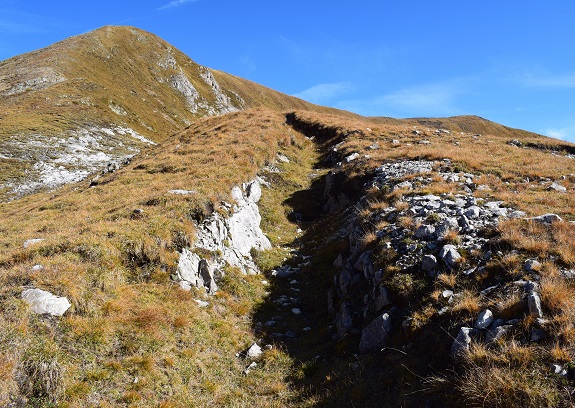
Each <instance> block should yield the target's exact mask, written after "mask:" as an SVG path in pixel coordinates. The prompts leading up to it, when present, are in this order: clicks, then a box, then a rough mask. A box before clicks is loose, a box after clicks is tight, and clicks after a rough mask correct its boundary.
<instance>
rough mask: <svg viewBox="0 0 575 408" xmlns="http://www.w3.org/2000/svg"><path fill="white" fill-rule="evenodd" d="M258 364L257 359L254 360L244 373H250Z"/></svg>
mask: <svg viewBox="0 0 575 408" xmlns="http://www.w3.org/2000/svg"><path fill="white" fill-rule="evenodd" d="M257 366H258V364H257V363H256V362H255V361H252V363H251V364H250V365H249V366H248V367H247V368H246V369H245V370H244V374H245V375H248V374H249V373H250V371H251V370H253V369H254V368H256V367H257Z"/></svg>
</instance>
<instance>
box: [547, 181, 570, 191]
mask: <svg viewBox="0 0 575 408" xmlns="http://www.w3.org/2000/svg"><path fill="white" fill-rule="evenodd" d="M547 190H554V191H558V192H560V193H566V192H567V188H565V187H563V186H562V185H560V184H557V183H555V182H553V183H551V185H550V186H549V187H547Z"/></svg>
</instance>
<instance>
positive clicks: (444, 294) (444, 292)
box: [441, 289, 453, 299]
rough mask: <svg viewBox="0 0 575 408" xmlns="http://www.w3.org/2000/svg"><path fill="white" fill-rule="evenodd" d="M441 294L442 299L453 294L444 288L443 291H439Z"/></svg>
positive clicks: (448, 297)
mask: <svg viewBox="0 0 575 408" xmlns="http://www.w3.org/2000/svg"><path fill="white" fill-rule="evenodd" d="M441 296H443V298H444V299H450V298H451V297H452V296H453V291H452V290H449V289H445V290H444V291H443V292H441Z"/></svg>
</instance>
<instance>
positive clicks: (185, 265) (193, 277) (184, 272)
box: [178, 248, 218, 294]
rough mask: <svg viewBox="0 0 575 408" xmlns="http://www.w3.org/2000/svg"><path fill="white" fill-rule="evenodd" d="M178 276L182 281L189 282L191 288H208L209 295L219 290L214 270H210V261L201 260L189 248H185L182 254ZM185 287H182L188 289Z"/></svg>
mask: <svg viewBox="0 0 575 408" xmlns="http://www.w3.org/2000/svg"><path fill="white" fill-rule="evenodd" d="M178 276H179V277H180V279H181V280H182V281H185V282H188V283H189V284H190V285H191V286H195V287H197V288H202V287H204V288H206V291H207V292H208V293H209V294H214V293H216V291H217V290H218V286H217V285H216V281H215V279H214V273H213V270H212V269H211V268H210V265H209V264H208V261H206V260H205V259H202V258H200V256H199V255H197V254H195V253H193V252H191V251H190V250H188V249H187V248H184V249H183V250H182V253H181V254H180V260H179V261H178ZM185 286H186V285H185V284H184V285H183V286H182V285H180V287H182V289H184V290H185V289H186V287H185Z"/></svg>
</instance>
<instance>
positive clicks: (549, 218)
mask: <svg viewBox="0 0 575 408" xmlns="http://www.w3.org/2000/svg"><path fill="white" fill-rule="evenodd" d="M526 219H527V220H531V221H535V222H540V223H543V224H552V223H554V222H561V221H563V219H562V218H561V217H560V216H558V215H557V214H551V213H550V214H543V215H539V216H537V217H532V218H526Z"/></svg>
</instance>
